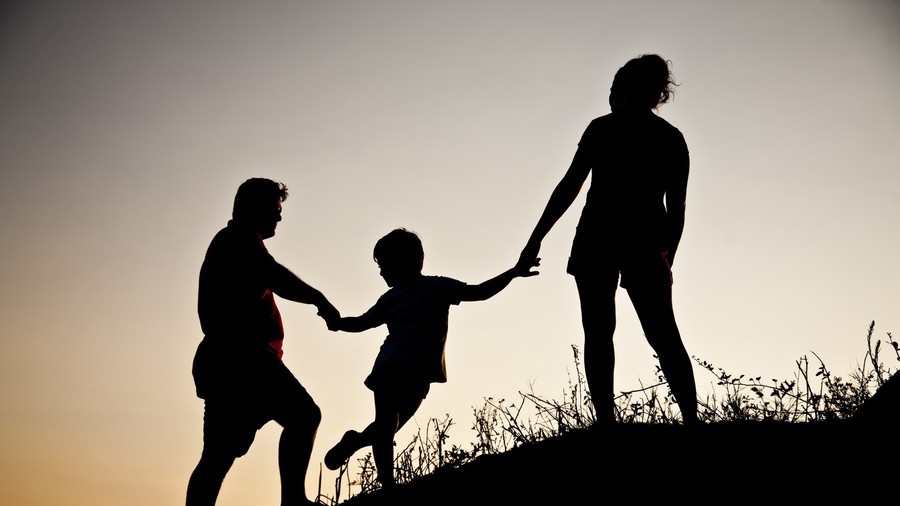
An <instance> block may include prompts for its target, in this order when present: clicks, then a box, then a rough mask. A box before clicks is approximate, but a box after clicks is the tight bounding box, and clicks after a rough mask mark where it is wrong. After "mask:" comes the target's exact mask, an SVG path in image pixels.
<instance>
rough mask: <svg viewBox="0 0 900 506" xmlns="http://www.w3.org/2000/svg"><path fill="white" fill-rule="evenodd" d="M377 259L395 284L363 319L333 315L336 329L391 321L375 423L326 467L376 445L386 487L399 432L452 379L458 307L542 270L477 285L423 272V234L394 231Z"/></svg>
mask: <svg viewBox="0 0 900 506" xmlns="http://www.w3.org/2000/svg"><path fill="white" fill-rule="evenodd" d="M373 256H374V259H375V262H376V263H377V264H378V267H379V269H380V270H381V277H382V278H384V281H385V283H387V285H388V286H389V287H390V289H389V290H388V291H387V292H385V293H384V294H383V295H382V296H381V297H379V299H378V301H377V302H376V303H375V305H374V306H372V307H371V308H370V309H369V310H368V311H366V312H365V313H363V314H362V315H360V316H355V317H343V318H337V319H335V318H332V319H328V320H326V321H327V324H328V328H329V329H330V330H333V331H344V332H363V331H365V330H368V329H372V328H375V327H378V326H381V325H387V328H388V336H387V338H385V340H384V343H383V344H382V345H381V349H380V350H379V352H378V356H377V357H376V358H375V365H374V366H373V367H372V372H371V373H370V374H369V376H368V377H367V378H366V380H365V385H366V386H367V387H368V388H369V389H370V390H372V392H373V393H374V397H375V420H374V421H373V422H372V423H370V424H369V425H368V427H366V428H365V429H364V430H363V431H362V432H357V431H355V430H349V431H347V432H346V433H345V434H344V436H343V437H342V438H341V440H340V442H339V443H338V444H336V445H335V446H334V448H332V449H331V450H329V451H328V453H326V454H325V465H326V466H328V468H329V469H332V470H335V469H339V468H340V467H341V466H342V465H344V463H345V462H347V460H348V459H349V458H350V457H351V456H353V454H354V453H356V451H357V450H359V449H361V448H363V447H365V446H371V447H372V456H373V457H374V460H375V468H376V470H377V472H378V480H379V481H380V482H381V485H382V486H383V487H390V486H392V485H394V469H393V462H394V435H395V434H396V432H397V431H398V430H399V429H400V428H401V427H403V425H404V424H405V423H406V422H407V421H409V419H410V418H411V417H412V416H413V414H415V412H416V410H418V409H419V406H420V405H421V404H422V400H424V399H425V396H426V395H427V394H428V391H429V389H430V385H431V383H445V382H446V381H447V369H446V365H445V361H444V345H445V343H446V340H447V320H448V314H449V310H450V306H451V305H457V304H459V303H460V302H462V301H479V300H486V299H489V298H491V297H493V296H494V295H496V294H497V293H499V292H500V291H501V290H503V289H504V288H506V286H507V285H509V283H510V281H512V279H513V278H516V277H530V276H534V275H537V274H538V272H537V271H532V270H530V269H531V267H532V266H537V265H539V263H540V259H535V260H534V261H533V262H532V264H533V265H528V266H525V265H524V264H523V266H522V267H519V268H516V267H514V268H512V269H509V270H507V271H505V272H503V273H502V274H500V275H498V276H496V277H494V278H492V279H489V280H487V281H485V282H483V283H480V284H477V285H469V284H466V283H464V282H462V281H457V280H455V279H451V278H448V277H443V276H426V275H423V274H422V265H423V262H424V258H425V254H424V251H423V249H422V242H421V241H420V240H419V237H418V236H417V235H416V234H415V233H413V232H411V231H409V230H406V229H403V228H400V229H396V230H393V231H392V232H390V233H389V234H387V235H386V236H384V237H382V238H381V239H379V240H378V242H377V243H376V244H375V250H374V255H373Z"/></svg>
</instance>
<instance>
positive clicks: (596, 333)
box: [575, 274, 618, 425]
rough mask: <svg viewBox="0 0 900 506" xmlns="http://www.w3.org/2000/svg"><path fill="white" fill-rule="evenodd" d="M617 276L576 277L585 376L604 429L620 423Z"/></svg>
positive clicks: (599, 421) (599, 420) (598, 418)
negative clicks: (617, 407) (616, 382)
mask: <svg viewBox="0 0 900 506" xmlns="http://www.w3.org/2000/svg"><path fill="white" fill-rule="evenodd" d="M617 276H618V275H617V274H615V275H608V276H605V277H602V276H590V277H588V276H576V277H575V283H576V284H577V286H578V298H579V301H580V303H581V324H582V326H583V328H584V375H585V378H586V379H587V384H588V388H589V389H590V391H591V400H592V401H593V403H594V409H595V410H596V412H597V422H598V423H600V424H604V425H605V424H612V423H615V421H616V416H615V403H614V401H613V398H614V389H613V378H614V371H615V366H616V352H615V347H614V345H613V334H614V333H615V330H616V299H615V297H616V282H617ZM606 278H611V279H606Z"/></svg>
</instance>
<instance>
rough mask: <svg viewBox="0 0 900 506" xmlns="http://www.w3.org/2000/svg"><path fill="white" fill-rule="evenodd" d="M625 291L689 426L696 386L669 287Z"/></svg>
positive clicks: (644, 285) (693, 418)
mask: <svg viewBox="0 0 900 506" xmlns="http://www.w3.org/2000/svg"><path fill="white" fill-rule="evenodd" d="M627 290H628V296H629V297H630V298H631V302H632V303H633V304H634V309H635V311H636V312H637V316H638V319H639V320H640V322H641V327H642V328H643V329H644V335H645V336H646V338H647V341H648V342H649V343H650V346H651V347H652V348H653V350H654V351H655V352H656V355H657V356H658V357H659V365H660V367H661V368H662V372H663V374H664V375H665V377H666V380H667V381H668V382H669V388H671V390H672V395H674V396H675V401H676V402H677V403H678V408H679V409H680V410H681V416H682V418H683V420H684V423H685V425H692V424H694V423H696V422H697V421H698V418H697V386H696V384H695V383H694V369H693V365H692V363H691V357H690V356H689V355H688V352H687V350H686V349H685V347H684V343H683V342H682V340H681V333H680V332H679V331H678V325H677V324H676V322H675V312H674V310H673V308H672V287H671V285H669V284H666V283H651V282H648V283H635V284H633V285H629V286H628V289H627Z"/></svg>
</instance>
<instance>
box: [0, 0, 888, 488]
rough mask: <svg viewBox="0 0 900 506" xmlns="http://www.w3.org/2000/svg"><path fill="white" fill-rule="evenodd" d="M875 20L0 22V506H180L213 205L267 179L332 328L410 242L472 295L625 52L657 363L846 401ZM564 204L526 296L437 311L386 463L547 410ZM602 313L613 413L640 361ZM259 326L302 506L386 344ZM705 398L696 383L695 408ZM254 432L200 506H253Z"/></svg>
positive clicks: (195, 415)
mask: <svg viewBox="0 0 900 506" xmlns="http://www.w3.org/2000/svg"><path fill="white" fill-rule="evenodd" d="M898 21H900V4H898V2H895V1H872V0H854V1H811V0H794V1H790V2H784V1H755V2H719V1H715V0H707V1H699V0H698V1H681V2H670V1H658V2H650V1H592V2H590V1H571V0H535V1H499V0H480V1H474V0H472V1H468V0H463V1H452V2H451V1H423V2H414V1H394V0H380V1H371V2H366V1H350V0H341V1H299V0H298V1H287V0H285V1H273V0H266V1H253V2H250V1H246V2H244V1H215V2H213V1H190V2H183V1H169V0H165V1H164V0H156V1H145V2H136V1H120V0H108V1H84V0H82V1H62V0H60V1H56V0H44V1H39V2H28V1H12V2H4V3H3V4H2V7H0V104H2V107H0V169H2V172H0V208H2V213H3V214H2V215H3V217H4V219H3V220H2V223H0V235H2V237H3V238H4V241H3V247H2V249H0V336H2V339H0V401H2V402H0V502H2V503H3V504H10V505H12V504H15V505H16V506H45V505H51V504H52V505H57V504H79V505H81V504H84V505H91V506H122V505H129V506H159V505H162V504H181V503H183V496H184V488H185V485H186V483H187V478H188V476H189V474H190V472H191V470H192V469H193V466H194V465H195V463H196V460H197V458H198V457H199V454H200V449H201V418H202V402H201V401H200V400H199V399H197V398H196V397H195V396H194V391H193V383H192V379H191V375H190V364H191V359H192V357H193V353H194V349H195V347H196V345H197V343H198V342H199V340H200V338H201V334H200V329H199V324H198V321H197V317H196V311H195V308H196V293H197V286H196V285H197V274H198V271H199V267H200V263H201V261H202V258H203V254H204V252H205V250H206V246H207V245H208V242H209V240H210V239H211V238H212V236H213V234H215V232H216V231H217V230H218V229H219V228H221V227H222V226H224V225H225V223H226V221H227V220H228V218H229V217H230V212H231V203H232V199H233V196H234V191H235V190H236V188H237V186H238V185H239V184H240V183H241V182H242V181H243V180H245V179H247V178H249V177H254V176H262V177H270V178H273V179H276V180H280V181H283V182H284V183H286V184H287V186H288V188H289V191H290V197H289V198H288V200H287V201H286V202H285V204H284V221H283V222H282V223H281V225H280V227H279V230H278V235H276V236H275V237H274V238H272V239H270V240H268V241H267V245H268V247H269V250H270V251H271V252H272V253H273V254H274V256H275V257H276V258H277V259H279V260H280V261H281V262H282V263H283V264H285V265H286V266H287V267H288V268H290V269H291V270H293V271H294V272H295V273H297V274H298V275H299V276H300V277H302V278H303V279H305V280H306V281H308V282H309V283H310V284H312V285H314V286H316V287H317V288H319V289H321V290H322V291H323V292H324V293H325V294H326V295H327V296H328V297H329V298H330V299H331V300H332V302H333V303H334V304H335V305H336V306H337V307H338V308H339V309H340V310H341V311H342V312H343V313H344V314H345V315H355V314H359V313H361V312H362V311H364V310H365V309H367V308H368V307H369V306H370V305H371V304H372V303H373V302H374V301H375V299H376V298H377V297H378V296H379V295H380V294H381V293H382V292H383V291H384V290H385V289H386V286H385V285H384V283H383V281H382V280H381V278H380V277H379V276H378V271H377V269H376V266H375V264H374V262H373V261H372V259H371V250H372V247H373V245H374V243H375V241H376V240H377V239H378V238H379V237H381V236H382V235H384V234H385V233H387V232H388V231H389V230H391V229H392V228H395V227H398V226H404V227H408V228H411V229H413V230H415V231H416V232H418V233H419V234H420V236H421V237H422V239H423V242H424V245H425V254H426V259H425V272H426V273H428V274H441V275H446V276H451V277H455V278H457V279H461V280H463V281H468V282H473V283H476V282H480V281H483V280H485V279H488V278H490V277H492V276H494V275H495V274H497V273H499V272H501V271H503V270H505V269H506V268H508V267H510V266H511V265H512V264H513V263H514V262H515V260H516V258H517V257H518V253H519V251H520V249H521V247H522V246H523V244H524V242H525V240H526V239H527V237H528V235H529V233H530V232H531V229H532V227H533V226H534V223H535V222H536V220H537V218H538V217H539V215H540V213H541V211H542V210H543V207H544V204H545V203H546V200H547V198H548V197H549V195H550V192H551V191H552V189H553V187H554V186H555V184H556V182H557V181H558V180H559V178H560V177H561V176H562V175H563V173H564V171H565V169H566V168H567V167H568V164H569V162H570V161H571V157H572V155H573V154H574V151H575V147H576V144H577V142H578V139H579V138H580V135H581V133H582V131H583V129H584V128H585V127H586V126H587V124H588V123H589V122H590V120H591V119H593V118H595V117H597V116H600V115H602V114H604V113H606V112H607V111H608V106H607V102H606V100H607V92H608V89H609V84H610V83H611V81H612V77H613V74H614V73H615V71H616V70H617V69H618V68H619V67H620V66H621V65H622V64H624V63H625V61H627V60H628V59H630V58H632V57H635V56H637V55H639V54H642V53H659V54H661V55H662V56H663V57H665V58H667V59H670V60H671V61H672V63H673V70H674V73H675V77H676V79H677V80H678V81H679V83H681V86H680V87H678V88H677V91H676V95H675V99H674V101H673V102H672V103H670V104H667V105H665V106H663V107H662V108H661V109H660V110H659V114H660V115H661V116H662V117H664V118H666V119H668V120H669V121H670V122H672V123H673V124H675V125H676V126H678V127H679V128H680V129H681V130H682V132H683V133H684V135H685V137H686V139H687V141H688V145H689V148H690V150H691V156H692V166H691V179H690V182H689V188H688V204H687V224H686V229H685V234H684V238H683V241H682V247H681V249H680V251H679V254H678V261H677V262H676V264H675V266H674V276H675V285H674V292H675V294H674V296H675V303H676V315H677V317H678V321H679V325H680V327H681V331H682V334H683V336H684V340H685V343H686V346H687V348H688V351H689V353H691V354H692V355H694V356H696V357H699V358H700V359H702V360H707V361H709V362H712V363H713V364H714V365H716V366H718V367H722V368H724V369H725V370H726V371H728V372H730V373H732V374H747V375H752V376H756V375H761V376H763V378H770V377H771V378H779V379H790V378H792V377H793V375H794V373H795V369H796V366H795V361H796V360H797V359H799V358H800V357H802V356H809V357H810V359H812V360H813V363H814V364H816V363H817V362H815V357H814V356H813V355H812V354H813V353H815V354H817V355H818V356H819V357H821V358H822V360H824V361H825V364H826V366H827V367H828V368H829V369H830V370H832V371H833V372H834V373H835V374H838V375H846V374H847V373H849V372H850V371H852V370H854V368H855V366H856V364H857V363H858V362H859V361H860V360H861V359H862V358H863V356H864V352H865V345H866V342H865V336H866V329H867V327H868V325H869V323H870V322H871V321H873V320H874V321H875V322H876V337H878V338H884V337H885V335H886V334H885V333H886V332H898V331H900V313H898V308H900V269H898V268H897V263H896V262H897V260H896V258H897V252H898V251H900V227H898V218H900V142H898V139H900V96H898V94H897V83H898V82H900V31H898V30H897V26H898ZM584 193H585V192H582V195H581V197H580V198H579V200H578V201H576V203H575V205H573V207H572V208H571V209H570V210H569V212H568V213H567V214H566V215H565V216H564V217H563V219H562V220H561V221H560V222H559V223H558V224H557V226H556V228H554V229H553V231H551V233H550V234H549V235H548V237H547V239H546V241H545V242H544V248H543V250H542V253H541V257H542V259H543V260H542V266H541V268H540V271H541V274H540V276H537V277H533V278H528V279H519V280H515V281H514V282H513V283H512V284H511V285H510V286H509V287H508V288H507V289H506V290H505V291H504V292H501V293H500V294H499V295H497V296H496V297H494V298H493V299H490V300H488V301H484V302H478V303H463V304H462V305H460V306H459V307H455V308H453V309H452V310H451V315H450V319H451V322H450V335H449V339H448V344H447V363H448V373H449V381H448V383H446V384H442V385H435V386H434V387H433V388H432V391H431V394H430V395H429V397H428V398H427V399H426V401H425V402H424V403H423V405H422V408H421V409H420V411H419V413H418V415H417V417H416V418H415V420H414V421H413V422H411V423H410V425H409V426H407V427H405V428H404V429H403V430H402V431H401V433H400V434H398V438H397V440H398V444H399V445H401V446H403V445H405V443H406V442H408V441H409V440H410V438H411V436H412V434H414V433H415V432H416V430H417V429H418V427H422V426H424V424H426V423H427V421H428V420H429V419H430V418H433V417H439V418H442V417H443V416H445V415H449V416H451V417H452V418H453V420H454V421H455V422H456V425H455V426H454V428H453V429H452V430H451V435H452V436H453V437H454V440H455V441H456V442H457V443H459V444H462V445H466V446H467V445H468V443H469V442H470V441H473V438H472V437H470V436H471V435H472V434H473V433H472V432H471V431H470V429H469V427H470V426H471V422H472V419H473V417H472V408H473V407H475V406H480V405H481V403H482V399H483V398H484V397H495V398H506V399H509V400H517V395H518V394H517V392H519V391H527V390H529V389H533V390H534V392H535V393H538V394H540V395H542V396H544V397H547V398H562V394H563V393H564V391H565V389H566V386H567V384H568V381H569V379H568V378H569V374H570V373H571V372H572V368H573V360H572V350H571V346H572V345H579V346H580V344H581V342H582V334H581V327H580V324H579V312H578V306H577V296H576V292H575V286H574V282H573V281H572V279H571V278H570V277H569V276H567V275H566V274H565V263H566V259H567V255H568V250H569V247H570V244H571V240H572V237H573V234H574V227H575V222H576V221H577V218H578V215H579V213H580V206H581V203H582V202H583V197H584ZM618 300H619V301H620V305H619V319H620V323H619V327H618V332H617V337H616V344H617V360H618V365H617V370H616V380H617V385H616V387H617V389H618V390H626V389H633V388H637V387H638V386H639V385H640V383H641V382H642V381H643V382H645V383H646V382H650V381H652V380H653V376H654V374H653V373H654V364H655V362H654V360H653V358H652V351H651V350H650V348H649V346H648V345H647V343H646V341H645V340H644V338H643V336H642V333H641V331H640V328H639V327H638V325H637V323H636V318H635V317H634V313H633V310H632V308H631V306H630V303H629V301H628V298H627V295H626V294H625V293H624V292H623V293H621V294H620V296H619V299H618ZM280 307H281V309H282V313H283V316H284V323H285V327H286V332H287V338H286V343H285V356H284V360H285V362H286V363H287V365H288V366H289V367H290V368H291V369H292V370H293V371H294V373H295V374H296V375H297V377H298V378H299V379H300V381H301V382H302V383H303V384H304V385H305V386H306V387H307V388H308V390H309V391H310V393H311V394H312V395H313V396H314V398H315V399H316V400H317V402H318V403H319V405H320V406H321V408H322V411H323V416H324V418H323V422H322V427H321V429H320V431H319V438H318V440H317V444H316V448H315V450H314V454H313V460H312V466H311V467H312V469H311V472H310V475H309V477H308V482H309V483H310V486H311V487H312V489H311V490H312V491H313V492H314V491H315V486H316V481H317V479H318V466H319V464H320V462H321V459H322V456H323V455H324V452H325V451H326V450H327V449H328V448H329V447H330V446H331V445H332V444H333V443H334V442H336V441H337V439H338V438H339V437H340V434H342V433H343V432H344V431H345V430H346V429H348V428H357V429H360V428H362V427H363V426H364V425H365V424H366V423H368V421H370V419H371V417H372V415H373V410H372V400H371V395H370V392H369V391H368V390H367V389H366V388H365V387H364V386H363V385H362V380H363V379H364V378H365V376H366V374H367V373H368V372H369V370H370V368H371V364H372V360H373V359H374V357H375V354H376V352H377V350H378V347H379V345H380V344H381V342H382V340H383V338H384V335H385V333H386V331H385V329H383V328H379V329H374V330H371V331H368V332H365V333H362V334H336V333H330V332H328V331H327V329H326V328H325V326H324V324H323V323H322V322H321V320H320V319H318V318H317V317H316V315H315V310H314V308H312V307H311V306H304V305H298V304H293V303H288V302H287V301H281V302H280ZM889 358H890V357H889ZM887 365H889V366H892V367H896V365H897V364H896V362H888V363H887ZM714 382H715V378H714V377H712V376H711V375H710V374H709V373H707V372H706V371H704V370H702V369H700V368H697V383H698V387H699V390H700V395H701V397H703V396H705V395H707V394H709V393H710V392H711V391H713V390H714V389H713V384H714ZM278 433H279V432H278V428H277V426H276V425H275V424H270V425H268V426H266V427H265V428H264V429H263V430H262V431H261V432H260V433H259V435H258V436H257V442H256V444H255V445H254V446H253V447H252V448H251V451H250V453H249V454H248V455H247V456H246V457H244V458H242V459H240V460H238V461H237V463H236V465H235V467H234V468H233V470H232V472H231V474H229V476H228V478H227V479H226V482H225V485H224V487H223V491H222V496H221V499H220V502H219V504H220V506H238V505H245V504H249V503H253V504H277V502H278V500H277V497H278V492H279V490H278V477H277V465H276V460H275V459H276V444H277V436H278ZM361 455H362V453H360V454H359V456H361ZM323 469H324V468H323ZM336 475H337V474H336V472H331V471H328V470H327V469H325V470H324V472H323V475H322V479H323V485H324V487H323V488H324V492H326V493H328V494H329V495H333V481H334V478H336ZM698 479H700V477H698Z"/></svg>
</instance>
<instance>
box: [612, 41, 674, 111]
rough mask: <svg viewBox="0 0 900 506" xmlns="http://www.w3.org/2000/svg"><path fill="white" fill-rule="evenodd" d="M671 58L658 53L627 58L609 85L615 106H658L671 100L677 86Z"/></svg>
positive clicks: (629, 108)
mask: <svg viewBox="0 0 900 506" xmlns="http://www.w3.org/2000/svg"><path fill="white" fill-rule="evenodd" d="M670 63H671V62H669V61H667V60H664V59H663V58H662V57H661V56H659V55H655V54H645V55H641V56H639V57H637V58H633V59H631V60H629V61H628V63H626V64H625V65H623V66H622V68H620V69H619V70H618V72H616V76H615V77H614V78H613V83H612V87H611V88H610V89H609V105H610V107H612V109H613V110H614V111H616V110H635V111H637V110H649V109H655V108H657V107H659V106H660V105H662V104H665V103H666V102H668V101H669V99H670V98H671V96H672V95H673V94H674V93H675V90H673V89H672V87H673V86H678V85H677V84H676V83H675V80H674V78H673V77H672V72H671V70H670V69H669V64H670Z"/></svg>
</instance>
